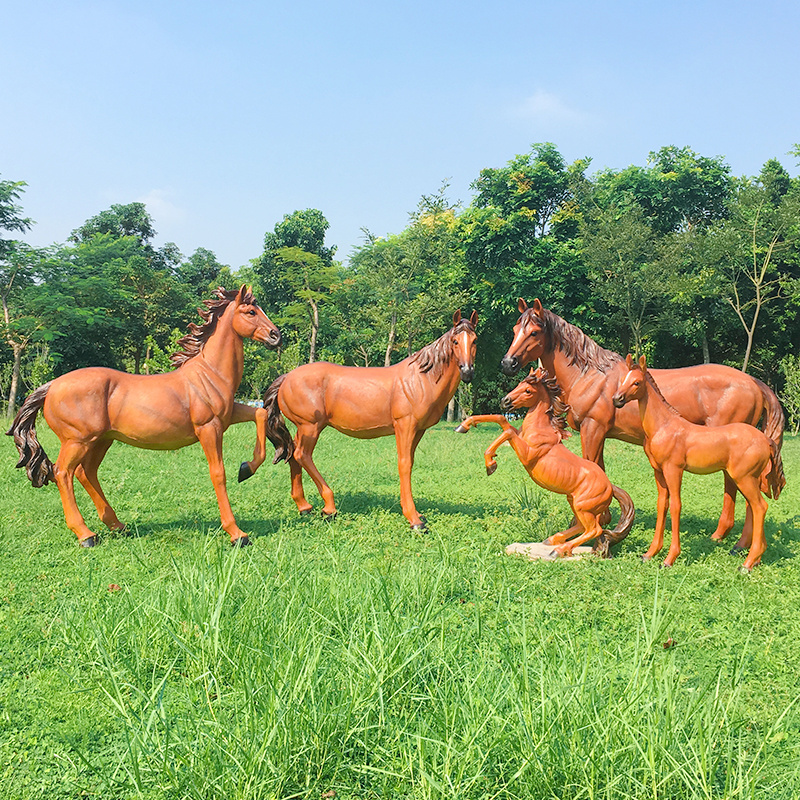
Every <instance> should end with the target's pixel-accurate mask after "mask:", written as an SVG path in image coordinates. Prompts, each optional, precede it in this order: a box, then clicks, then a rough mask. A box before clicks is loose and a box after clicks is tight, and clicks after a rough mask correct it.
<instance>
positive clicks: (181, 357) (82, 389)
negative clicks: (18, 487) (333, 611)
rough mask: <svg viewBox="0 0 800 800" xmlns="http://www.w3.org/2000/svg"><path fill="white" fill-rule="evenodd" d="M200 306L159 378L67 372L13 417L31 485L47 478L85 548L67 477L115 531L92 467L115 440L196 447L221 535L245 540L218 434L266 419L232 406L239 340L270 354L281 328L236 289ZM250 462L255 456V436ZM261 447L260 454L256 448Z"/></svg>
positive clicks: (86, 537)
mask: <svg viewBox="0 0 800 800" xmlns="http://www.w3.org/2000/svg"><path fill="white" fill-rule="evenodd" d="M204 304H205V306H206V308H204V309H198V310H199V312H200V315H201V317H202V318H203V320H204V324H202V325H195V324H194V323H192V324H191V325H190V326H189V330H190V333H189V334H187V335H186V336H184V337H183V338H182V339H181V340H180V341H179V342H178V344H179V345H180V346H181V347H182V348H183V349H182V351H181V352H179V353H175V354H174V355H173V356H172V362H173V364H174V365H175V366H176V367H177V369H175V370H173V371H172V372H167V373H164V374H162V375H131V374H128V373H126V372H119V371H117V370H114V369H107V368H105V367H86V368H84V369H77V370H74V371H73V372H68V373H67V374H66V375H62V376H60V377H58V378H55V379H54V380H52V381H50V382H49V383H46V384H44V385H43V386H40V387H39V388H38V389H36V391H34V392H33V393H32V394H31V395H30V396H29V397H28V399H27V400H26V401H25V403H24V404H23V405H22V408H21V409H20V410H19V413H18V414H17V416H16V418H15V419H14V422H13V424H12V425H11V429H10V430H9V431H8V435H9V436H13V437H14V442H15V444H16V445H17V449H18V450H19V452H20V460H19V463H18V464H17V466H18V467H25V468H26V470H27V473H28V477H29V478H30V480H31V483H32V484H33V485H34V486H35V487H37V488H38V487H40V486H45V485H46V484H47V483H49V482H50V481H55V482H56V484H57V485H58V491H59V493H60V494H61V502H62V505H63V506H64V517H65V519H66V523H67V525H68V527H69V528H70V530H72V531H73V532H74V533H75V534H76V536H77V537H78V541H79V542H80V544H81V545H82V546H83V547H93V546H94V545H95V544H96V543H97V537H96V536H95V534H94V533H92V531H91V530H90V529H89V528H88V527H87V525H86V522H85V521H84V519H83V517H82V516H81V513H80V511H79V510H78V506H77V504H76V502H75V489H74V476H76V475H77V477H78V480H79V481H80V482H81V484H83V487H84V489H86V491H87V493H88V494H89V496H90V497H91V499H92V501H93V502H94V505H95V507H96V508H97V513H98V514H99V516H100V519H101V520H102V522H103V523H104V524H105V525H106V526H107V527H108V528H110V529H111V530H122V529H124V527H125V526H124V525H123V524H122V523H121V522H120V521H119V519H118V518H117V515H116V513H115V511H114V509H113V508H112V507H111V505H110V504H109V502H108V500H107V499H106V497H105V495H104V494H103V490H102V489H101V487H100V484H99V482H98V480H97V469H98V467H99V466H100V462H101V461H102V460H103V458H104V457H105V455H106V453H107V452H108V449H109V447H111V445H112V444H113V443H114V442H115V441H120V442H125V443H126V444H131V445H134V447H143V448H147V449H150V450H177V449H178V448H180V447H185V446H186V445H188V444H193V443H194V442H197V441H199V442H200V444H201V446H202V448H203V451H204V453H205V455H206V458H207V459H208V467H209V472H210V474H211V481H212V483H213V484H214V490H215V492H216V495H217V502H218V503H219V510H220V517H221V522H222V527H223V529H224V530H225V531H226V532H227V533H228V535H229V536H230V539H231V543H232V544H234V545H245V544H249V543H250V542H249V539H248V537H247V534H246V533H244V532H243V531H242V530H240V528H239V527H238V526H237V524H236V520H235V519H234V516H233V511H232V510H231V505H230V501H229V500H228V493H227V490H226V487H225V468H224V466H223V463H222V434H223V433H224V432H225V430H226V429H227V428H228V426H229V425H233V424H236V423H238V422H255V423H256V427H257V429H258V430H259V432H261V433H262V434H263V431H264V428H265V425H266V414H265V413H264V412H263V411H261V410H258V411H256V410H255V409H253V408H250V407H249V406H246V405H243V404H241V403H235V402H234V393H235V392H236V390H237V389H238V387H239V383H240V382H241V380H242V366H243V353H244V345H243V339H245V338H250V339H255V340H256V341H258V342H261V343H263V344H265V345H266V346H267V347H270V348H274V347H277V346H278V345H279V344H280V341H281V334H280V331H279V330H278V329H277V328H276V327H275V325H273V323H272V322H271V321H270V320H269V318H268V317H267V315H266V314H265V313H264V312H263V311H262V310H261V308H259V306H258V305H257V303H256V301H255V299H254V298H253V295H252V293H251V292H250V291H249V290H247V289H246V288H245V287H244V286H242V287H241V289H239V291H238V292H237V291H235V290H234V291H226V290H225V289H222V288H219V289H217V290H216V292H215V297H214V299H212V300H206V301H204ZM40 409H41V410H42V412H43V415H44V418H45V421H46V422H47V424H48V425H49V426H50V428H51V429H52V430H53V432H54V433H55V434H56V435H57V436H58V438H59V439H60V440H61V450H60V451H59V454H58V458H57V459H56V463H55V465H54V464H53V463H52V462H51V461H50V459H49V458H48V457H47V455H46V453H45V452H44V450H43V448H42V446H41V444H40V443H39V441H38V439H37V436H36V429H35V427H34V425H35V422H36V415H37V414H38V412H39V410H40ZM259 438H260V441H261V443H262V444H261V445H259V444H257V445H256V451H255V453H254V458H256V459H258V458H260V459H263V458H264V454H263V436H260V437H259ZM259 446H260V447H261V450H259Z"/></svg>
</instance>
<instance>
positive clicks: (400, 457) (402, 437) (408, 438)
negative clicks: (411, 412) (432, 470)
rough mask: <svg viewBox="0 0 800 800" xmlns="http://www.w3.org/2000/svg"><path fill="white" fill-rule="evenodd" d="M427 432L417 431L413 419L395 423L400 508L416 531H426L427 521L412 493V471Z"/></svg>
mask: <svg viewBox="0 0 800 800" xmlns="http://www.w3.org/2000/svg"><path fill="white" fill-rule="evenodd" d="M424 432H425V431H420V430H417V428H416V425H415V422H414V420H413V419H409V418H405V419H401V420H397V421H395V425H394V438H395V442H396V444H397V471H398V474H399V476H400V507H401V509H402V511H403V516H404V517H405V518H406V519H407V520H408V523H409V525H411V527H412V528H413V529H415V530H426V529H427V525H426V522H425V520H424V519H423V518H422V517H421V516H420V515H419V513H418V512H417V506H416V504H415V503H414V497H413V495H412V493H411V470H412V469H413V467H414V453H415V452H416V449H417V445H418V444H419V442H420V439H422V434H423V433H424Z"/></svg>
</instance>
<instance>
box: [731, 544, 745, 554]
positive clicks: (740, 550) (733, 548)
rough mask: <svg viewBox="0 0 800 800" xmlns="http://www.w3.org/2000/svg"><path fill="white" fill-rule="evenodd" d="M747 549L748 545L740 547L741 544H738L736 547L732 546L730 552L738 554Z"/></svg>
mask: <svg viewBox="0 0 800 800" xmlns="http://www.w3.org/2000/svg"><path fill="white" fill-rule="evenodd" d="M746 550H747V548H746V547H739V545H738V544H737V545H736V547H732V548H731V549H730V550H729V551H728V552H729V553H730V555H732V556H738V555H741V554H742V553H744V552H745V551H746Z"/></svg>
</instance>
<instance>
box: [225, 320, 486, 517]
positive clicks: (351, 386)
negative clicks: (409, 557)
mask: <svg viewBox="0 0 800 800" xmlns="http://www.w3.org/2000/svg"><path fill="white" fill-rule="evenodd" d="M477 322H478V314H477V312H475V311H473V312H472V316H471V317H470V318H469V319H462V318H461V311H456V312H455V314H454V315H453V327H452V329H451V330H449V331H448V332H447V333H445V334H444V335H443V336H440V337H439V338H438V339H437V340H436V341H434V342H432V343H431V344H429V345H427V346H426V347H423V348H422V349H421V350H419V351H418V352H416V353H414V355H411V356H409V357H408V358H406V359H405V360H403V361H401V362H400V363H398V364H394V365H393V366H390V367H345V366H341V365H339V364H330V363H327V362H325V361H318V362H315V363H312V364H304V365H303V366H300V367H297V368H296V369H293V370H292V371H291V372H287V373H286V374H285V375H281V376H280V377H279V378H277V380H275V381H274V383H273V384H272V385H271V386H270V388H269V389H268V390H267V393H266V394H265V396H264V408H265V409H266V411H267V415H268V416H267V430H266V434H267V436H268V437H269V440H270V441H271V442H272V444H273V445H274V446H275V449H276V454H275V459H274V462H273V463H277V462H278V461H281V460H283V459H285V460H286V461H288V462H289V469H290V473H291V487H292V488H291V493H292V499H293V500H294V502H295V503H296V504H297V508H298V510H299V512H300V513H301V514H308V513H310V512H311V508H312V507H311V504H310V503H309V502H308V500H306V497H305V494H304V493H303V475H302V470H305V471H306V472H307V473H308V474H309V475H310V477H311V480H313V481H314V483H315V484H316V487H317V490H318V491H319V493H320V495H321V497H322V499H323V501H324V506H323V509H322V513H323V516H325V517H326V518H328V519H330V518H332V517H333V516H334V515H335V514H336V505H335V503H334V498H333V492H332V491H331V488H330V486H328V484H327V483H326V482H325V479H324V478H323V477H322V475H321V474H320V472H319V470H318V469H317V467H316V465H315V464H314V461H313V459H312V455H313V453H314V447H315V446H316V444H317V439H318V438H319V435H320V433H322V431H323V430H324V429H325V428H326V427H328V426H329V425H330V426H331V427H333V428H336V430H338V431H340V432H341V433H345V434H347V435H348V436H353V437H355V438H357V439H375V438H377V437H379V436H391V435H392V434H394V436H395V439H396V442H397V467H398V472H399V475H400V502H401V506H402V510H403V516H405V518H406V519H407V520H408V522H409V523H410V525H411V527H412V528H414V529H419V530H424V529H425V528H426V522H425V519H424V518H423V517H421V516H420V515H419V513H418V512H417V508H416V505H415V504H414V498H413V497H412V494H411V468H412V466H413V464H414V452H415V451H416V449H417V445H418V444H419V442H420V439H422V435H423V434H424V433H425V431H426V430H427V429H428V428H430V427H431V426H432V425H435V424H436V423H437V422H438V421H439V419H440V418H441V416H442V412H443V411H444V410H445V408H446V407H447V404H448V403H449V402H450V399H451V398H452V397H453V395H454V394H455V391H456V389H457V388H458V384H459V382H460V381H462V380H463V381H464V382H465V383H469V382H470V381H471V380H472V378H473V375H474V372H475V326H476V324H477ZM284 415H285V416H286V417H288V418H289V419H290V420H291V421H292V422H293V423H294V424H295V425H296V426H297V434H296V436H295V438H294V442H292V438H291V435H290V433H289V430H288V428H287V427H286V424H285V422H284ZM260 463H261V462H259V461H257V460H254V461H253V462H245V463H244V464H242V467H241V470H240V473H239V480H244V479H246V478H249V477H250V476H251V475H252V474H253V473H254V472H255V470H256V469H257V468H258V467H259V466H260Z"/></svg>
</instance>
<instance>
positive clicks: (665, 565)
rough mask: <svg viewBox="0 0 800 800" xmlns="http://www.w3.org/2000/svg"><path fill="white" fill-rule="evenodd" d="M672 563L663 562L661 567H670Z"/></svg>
mask: <svg viewBox="0 0 800 800" xmlns="http://www.w3.org/2000/svg"><path fill="white" fill-rule="evenodd" d="M671 567H672V564H668V563H667V562H666V561H664V562H662V564H661V569H670V568H671Z"/></svg>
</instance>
